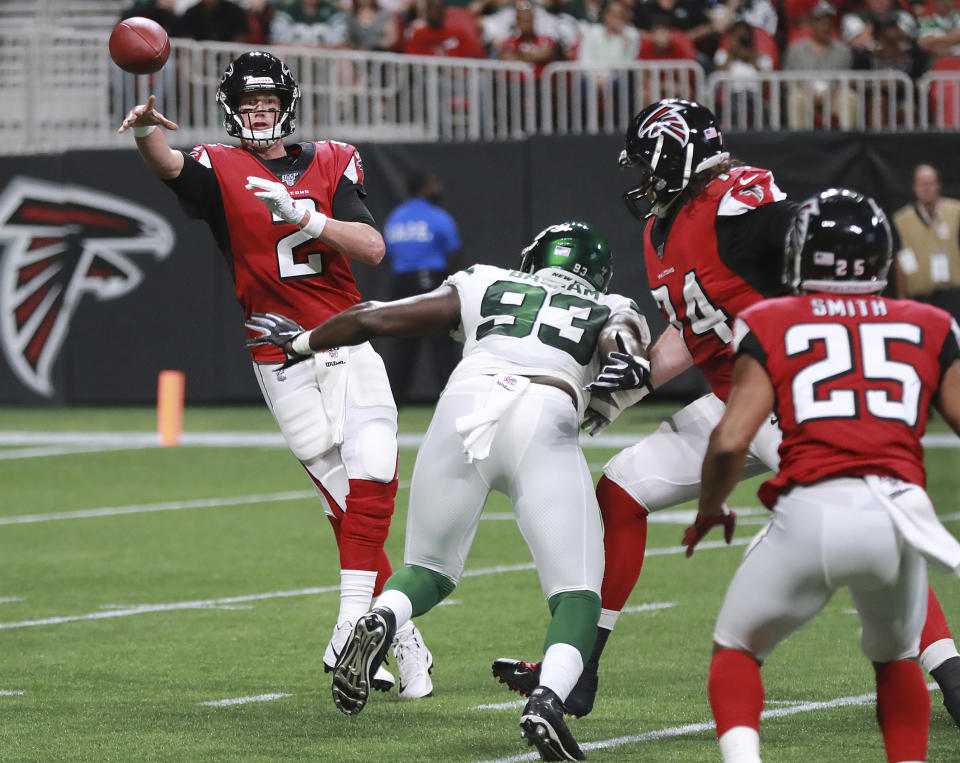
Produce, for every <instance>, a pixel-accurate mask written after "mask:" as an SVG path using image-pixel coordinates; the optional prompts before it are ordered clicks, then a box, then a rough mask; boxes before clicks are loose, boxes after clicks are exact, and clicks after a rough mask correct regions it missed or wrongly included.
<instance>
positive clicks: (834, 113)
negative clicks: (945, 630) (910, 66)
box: [704, 70, 915, 131]
mask: <svg viewBox="0 0 960 763" xmlns="http://www.w3.org/2000/svg"><path fill="white" fill-rule="evenodd" d="M707 91H708V92H707V94H706V97H705V99H704V101H705V103H706V104H708V105H710V106H711V108H712V109H713V110H714V113H716V115H717V118H718V119H719V120H720V124H721V126H722V127H723V128H724V129H727V130H859V131H878V130H898V129H913V128H914V126H915V119H914V103H915V94H914V84H913V80H912V79H910V77H908V76H907V75H906V74H904V73H903V72H900V71H894V70H878V71H836V72H820V71H818V72H813V71H810V72H806V71H776V72H764V73H758V74H757V75H756V76H755V77H750V78H742V77H737V76H735V75H730V74H728V73H726V72H714V73H713V74H711V75H710V76H709V77H707Z"/></svg>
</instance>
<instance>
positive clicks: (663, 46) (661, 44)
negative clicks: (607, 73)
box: [637, 13, 697, 61]
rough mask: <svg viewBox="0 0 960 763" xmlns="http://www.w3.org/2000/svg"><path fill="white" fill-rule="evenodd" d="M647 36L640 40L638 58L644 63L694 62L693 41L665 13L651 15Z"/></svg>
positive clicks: (694, 49)
mask: <svg viewBox="0 0 960 763" xmlns="http://www.w3.org/2000/svg"><path fill="white" fill-rule="evenodd" d="M648 23H649V24H650V27H649V32H650V33H649V34H646V35H644V36H643V38H642V39H641V40H640V53H639V54H638V56H637V57H638V58H640V59H643V60H645V61H671V60H690V61H693V60H696V58H697V49H696V48H695V47H694V46H693V41H692V40H691V39H690V38H689V37H687V35H686V34H685V33H684V32H682V31H681V30H679V29H676V28H674V26H673V19H672V18H671V17H670V16H669V15H667V14H666V13H655V14H651V15H650V17H649V20H648Z"/></svg>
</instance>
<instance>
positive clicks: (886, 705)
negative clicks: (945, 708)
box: [874, 660, 930, 763]
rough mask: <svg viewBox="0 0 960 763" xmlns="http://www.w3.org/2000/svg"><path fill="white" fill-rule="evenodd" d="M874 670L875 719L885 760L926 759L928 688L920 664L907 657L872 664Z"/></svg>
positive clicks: (928, 715)
mask: <svg viewBox="0 0 960 763" xmlns="http://www.w3.org/2000/svg"><path fill="white" fill-rule="evenodd" d="M874 668H875V669H876V673H877V723H879V724H880V732H881V733H882V734H883V746H884V747H885V748H886V750H887V760H888V761H890V763H895V762H896V761H901V760H926V759H927V732H928V731H929V728H930V692H928V691H927V685H926V683H924V680H923V671H921V670H920V666H919V665H917V664H916V663H914V662H908V661H907V660H898V661H897V662H887V663H883V664H874Z"/></svg>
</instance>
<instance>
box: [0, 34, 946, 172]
mask: <svg viewBox="0 0 960 763" xmlns="http://www.w3.org/2000/svg"><path fill="white" fill-rule="evenodd" d="M269 49H270V50H272V51H273V52H275V53H276V54H277V55H279V56H280V57H281V58H283V59H284V60H285V61H286V62H287V63H288V65H289V66H290V68H291V69H292V70H293V71H294V73H295V74H296V76H297V78H298V80H299V82H300V87H301V90H302V93H303V98H302V101H301V106H300V111H299V115H298V119H299V125H300V133H299V134H300V135H306V136H323V137H330V138H340V139H344V140H349V141H351V142H354V141H389V142H404V141H490V140H511V139H517V138H522V137H524V136H527V135H533V134H574V135H575V134H602V133H619V132H621V131H622V130H623V129H625V127H626V126H627V124H628V123H629V120H630V118H631V117H632V116H633V115H634V114H635V113H636V112H637V111H638V110H639V109H640V108H642V107H643V106H644V105H646V104H647V103H650V102H652V101H654V100H657V99H659V98H662V97H666V96H681V97H687V98H693V99H695V100H698V101H700V102H702V103H705V104H706V105H708V106H711V107H712V108H713V109H714V110H715V111H716V112H717V114H718V116H719V118H720V120H721V124H722V126H723V127H724V128H725V129H728V130H743V131H750V130H814V129H816V130H837V129H842V130H848V129H849V130H874V131H875V130H910V129H915V128H917V127H918V126H919V128H921V129H957V126H958V125H960V73H957V72H933V73H930V74H928V75H926V76H925V77H924V78H923V79H921V80H920V81H919V83H918V84H917V85H915V84H914V82H913V81H912V80H911V79H910V78H909V77H907V76H906V75H904V74H902V73H901V72H897V71H876V72H857V71H842V72H830V73H824V72H817V73H812V72H769V73H764V74H760V75H758V76H757V77H756V78H753V79H749V80H745V79H742V78H737V77H733V76H730V75H729V74H727V73H723V72H719V73H714V74H712V75H710V76H709V77H704V73H703V70H702V69H701V68H700V66H699V65H698V64H696V63H695V62H692V61H664V62H650V61H637V62H634V63H632V64H631V65H629V66H626V67H622V68H617V69H612V70H611V69H606V68H599V67H590V66H584V65H581V64H579V63H577V62H559V63H553V64H550V65H548V66H547V67H545V68H544V70H543V72H542V76H541V77H540V80H539V81H537V79H536V78H535V76H534V70H533V67H531V66H529V65H527V64H523V63H519V62H506V61H495V60H486V59H453V58H442V57H429V56H405V55H398V54H392V53H368V52H363V51H349V50H329V49H317V48H310V47H273V48H269ZM245 50H247V46H245V45H236V44H228V43H211V42H202V43H201V42H196V41H193V40H184V39H174V40H172V41H171V55H170V60H169V61H168V63H167V65H166V66H165V67H164V68H163V69H162V70H161V71H160V72H158V73H157V74H154V75H149V76H139V77H135V76H133V75H130V74H126V73H124V72H122V71H121V70H120V69H118V68H117V67H116V66H115V65H114V64H113V62H112V61H110V58H109V53H108V50H107V35H106V34H105V33H93V32H79V31H77V30H76V29H57V28H51V27H49V26H41V25H32V26H26V27H18V28H16V29H0V98H2V99H3V103H4V106H5V108H4V109H3V110H2V111H0V154H24V153H40V152H55V151H62V150H64V149H65V148H120V147H129V146H130V138H129V136H125V135H122V136H121V135H116V129H117V127H118V126H119V124H120V122H121V121H122V119H123V117H124V115H125V114H126V112H127V111H128V109H129V108H130V107H131V106H133V105H134V104H136V103H143V102H144V101H145V100H146V98H147V96H148V95H149V94H150V93H156V94H157V97H158V108H160V110H161V111H163V112H164V113H165V114H166V115H167V116H168V117H170V118H171V119H173V120H174V121H177V122H178V123H179V124H180V131H179V132H178V133H177V134H176V136H175V137H172V138H171V142H172V143H174V144H176V145H178V146H187V145H193V144H196V143H199V142H202V141H209V140H212V139H213V140H216V139H218V136H220V135H222V134H223V132H222V124H221V115H220V114H219V110H218V107H217V105H216V101H215V90H216V86H217V83H218V82H219V79H220V76H221V73H222V72H223V70H224V69H225V68H226V66H227V64H228V63H229V62H230V60H232V59H233V58H234V57H236V56H237V55H239V54H240V53H242V52H244V51H245ZM917 98H919V101H918V100H917ZM918 106H919V108H918Z"/></svg>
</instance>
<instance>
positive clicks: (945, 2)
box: [917, 0, 960, 59]
mask: <svg viewBox="0 0 960 763" xmlns="http://www.w3.org/2000/svg"><path fill="white" fill-rule="evenodd" d="M932 5H933V13H931V14H928V15H924V16H921V17H920V18H919V19H918V21H917V41H918V44H919V46H920V49H921V50H922V51H923V52H924V53H926V54H927V55H929V56H930V57H931V58H933V59H937V58H942V57H943V56H960V11H958V10H957V4H956V0H933V2H932Z"/></svg>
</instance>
